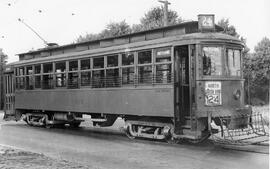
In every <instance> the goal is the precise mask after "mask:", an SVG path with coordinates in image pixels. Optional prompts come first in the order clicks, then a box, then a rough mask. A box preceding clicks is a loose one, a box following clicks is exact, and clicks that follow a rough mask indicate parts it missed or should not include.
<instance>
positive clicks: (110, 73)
mask: <svg viewBox="0 0 270 169" xmlns="http://www.w3.org/2000/svg"><path fill="white" fill-rule="evenodd" d="M119 85H120V81H119V69H118V68H117V69H107V70H106V87H118V86H119Z"/></svg>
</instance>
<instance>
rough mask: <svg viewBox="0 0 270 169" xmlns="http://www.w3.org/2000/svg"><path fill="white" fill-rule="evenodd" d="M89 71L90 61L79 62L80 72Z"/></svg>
mask: <svg viewBox="0 0 270 169" xmlns="http://www.w3.org/2000/svg"><path fill="white" fill-rule="evenodd" d="M88 69H90V59H84V60H81V70H88Z"/></svg>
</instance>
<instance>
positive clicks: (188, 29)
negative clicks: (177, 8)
mask: <svg viewBox="0 0 270 169" xmlns="http://www.w3.org/2000/svg"><path fill="white" fill-rule="evenodd" d="M181 28H184V29H185V30H184V32H182V34H189V33H195V32H198V31H199V30H198V22H197V21H190V22H183V23H180V24H176V25H172V26H166V27H160V28H156V29H151V30H145V31H140V32H135V33H130V34H126V35H121V36H115V37H109V38H104V39H98V40H91V41H85V42H79V43H72V44H67V45H61V46H57V45H55V46H50V47H45V48H41V49H37V50H33V51H28V52H25V53H20V54H18V55H19V56H23V55H26V54H28V55H29V54H37V53H41V52H46V51H54V50H58V49H65V48H73V47H78V46H84V45H91V44H95V43H98V42H104V41H109V40H114V39H121V38H132V37H136V36H138V35H146V34H148V33H153V32H158V31H166V30H177V29H181ZM215 29H216V32H220V31H223V28H222V27H220V26H218V25H216V27H215Z"/></svg>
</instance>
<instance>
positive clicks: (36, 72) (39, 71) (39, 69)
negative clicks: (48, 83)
mask: <svg viewBox="0 0 270 169" xmlns="http://www.w3.org/2000/svg"><path fill="white" fill-rule="evenodd" d="M34 69H35V70H34V72H35V74H40V73H41V65H35V66H34Z"/></svg>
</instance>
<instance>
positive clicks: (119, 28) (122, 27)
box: [76, 20, 131, 42]
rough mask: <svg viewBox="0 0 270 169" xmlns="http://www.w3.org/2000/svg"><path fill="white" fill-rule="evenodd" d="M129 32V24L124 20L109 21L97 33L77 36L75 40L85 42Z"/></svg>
mask: <svg viewBox="0 0 270 169" xmlns="http://www.w3.org/2000/svg"><path fill="white" fill-rule="evenodd" d="M129 33H131V28H130V26H129V25H128V24H127V23H126V21H125V20H123V21H121V22H111V23H109V24H108V25H107V26H106V29H104V30H102V31H101V32H100V33H98V34H88V33H86V35H84V36H79V37H78V38H77V40H76V42H85V41H91V40H98V39H103V38H109V37H115V36H121V35H125V34H129Z"/></svg>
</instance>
